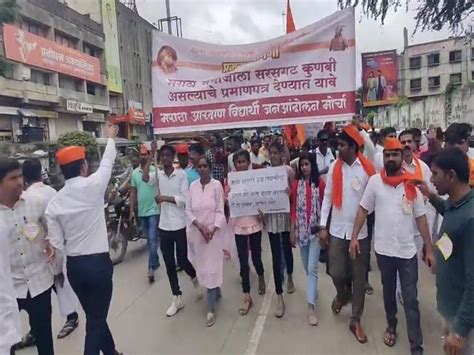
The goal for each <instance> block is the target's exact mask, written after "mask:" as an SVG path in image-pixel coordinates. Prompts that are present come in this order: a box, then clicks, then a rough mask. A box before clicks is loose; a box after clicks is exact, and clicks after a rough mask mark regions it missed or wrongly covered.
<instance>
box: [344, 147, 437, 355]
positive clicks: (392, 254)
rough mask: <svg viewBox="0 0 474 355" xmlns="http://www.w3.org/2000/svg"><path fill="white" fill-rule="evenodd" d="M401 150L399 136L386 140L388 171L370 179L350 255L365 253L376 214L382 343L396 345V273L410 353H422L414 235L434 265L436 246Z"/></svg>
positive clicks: (375, 246)
mask: <svg viewBox="0 0 474 355" xmlns="http://www.w3.org/2000/svg"><path fill="white" fill-rule="evenodd" d="M402 154H403V147H402V145H401V143H400V141H399V140H398V139H396V138H386V139H385V142H384V168H383V169H382V170H381V172H380V174H376V175H374V176H372V177H371V178H370V179H369V182H368V184H367V187H366V189H365V192H364V195H363V196H362V200H361V201H360V206H359V211H358V212H357V216H356V219H355V223H354V229H353V231H352V238H351V243H350V253H351V256H352V258H354V259H356V258H357V257H358V256H359V255H360V254H361V253H362V245H361V242H360V241H359V240H358V237H359V233H360V231H361V230H362V226H363V225H364V223H365V220H366V218H367V215H368V214H369V213H371V212H373V211H374V210H375V215H376V216H377V217H376V219H375V233H374V239H375V244H374V248H375V253H376V257H377V262H378V265H379V269H380V274H381V277H382V285H383V299H384V307H385V315H386V319H387V328H386V330H385V333H384V343H385V345H387V346H388V347H393V346H394V345H395V343H396V337H397V323H398V321H397V317H396V315H397V301H396V296H395V291H396V287H397V273H398V274H399V275H400V281H401V288H402V295H403V299H404V309H405V317H406V320H407V332H408V340H409V342H410V349H411V354H412V355H415V354H416V355H419V354H423V335H422V332H421V326H420V309H419V305H418V290H417V283H418V260H417V256H416V252H417V249H416V243H415V235H416V234H418V233H420V234H421V236H422V238H423V242H424V252H425V262H426V264H427V265H428V266H429V267H434V255H433V247H432V244H431V236H430V232H429V228H428V223H427V220H426V208H425V204H424V201H423V196H422V195H421V193H420V191H419V190H418V189H417V188H416V187H415V186H414V185H413V184H412V183H411V181H412V180H413V178H414V176H413V175H412V174H410V173H408V172H407V171H406V170H405V169H404V168H403V167H402V161H403V156H402Z"/></svg>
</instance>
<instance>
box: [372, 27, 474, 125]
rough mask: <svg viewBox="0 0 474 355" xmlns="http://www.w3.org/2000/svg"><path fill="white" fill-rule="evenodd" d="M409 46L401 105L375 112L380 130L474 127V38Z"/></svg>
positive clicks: (401, 61)
mask: <svg viewBox="0 0 474 355" xmlns="http://www.w3.org/2000/svg"><path fill="white" fill-rule="evenodd" d="M404 37H405V45H404V50H403V52H402V53H401V54H400V55H399V56H398V88H399V96H400V97H401V100H400V102H399V103H398V104H397V105H391V106H380V107H377V108H374V109H372V110H371V111H372V112H373V113H374V114H375V117H374V124H375V126H377V127H384V126H393V127H396V128H397V129H404V128H407V127H417V128H420V129H427V128H428V127H429V126H430V125H434V126H439V127H442V128H446V127H447V126H449V125H450V124H451V123H453V122H468V123H471V124H473V125H474V37H473V36H472V35H467V36H464V37H457V38H447V39H444V40H440V41H433V42H428V43H421V44H415V45H408V35H407V32H406V31H405V32H404Z"/></svg>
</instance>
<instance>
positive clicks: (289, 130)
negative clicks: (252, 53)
mask: <svg viewBox="0 0 474 355" xmlns="http://www.w3.org/2000/svg"><path fill="white" fill-rule="evenodd" d="M295 31H296V26H295V20H294V19H293V12H291V5H290V0H287V2H286V33H287V34H288V33H291V32H295ZM283 132H284V137H285V138H286V141H287V142H288V143H289V144H290V145H293V146H301V145H303V143H304V138H305V135H304V125H302V124H295V125H289V126H284V127H283Z"/></svg>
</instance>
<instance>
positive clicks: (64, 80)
mask: <svg viewBox="0 0 474 355" xmlns="http://www.w3.org/2000/svg"><path fill="white" fill-rule="evenodd" d="M59 87H60V88H61V89H66V90H73V91H78V92H83V91H84V88H83V86H82V80H80V79H76V78H73V77H70V76H67V75H63V74H59Z"/></svg>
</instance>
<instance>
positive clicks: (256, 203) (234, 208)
mask: <svg viewBox="0 0 474 355" xmlns="http://www.w3.org/2000/svg"><path fill="white" fill-rule="evenodd" d="M228 182H229V187H230V192H229V207H230V216H231V217H233V218H235V217H242V216H252V215H257V214H258V210H261V211H262V212H263V213H265V214H271V213H279V212H289V211H290V199H289V197H288V172H287V170H286V169H285V167H283V166H281V167H275V168H266V169H256V170H248V171H241V172H234V173H229V175H228Z"/></svg>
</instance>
